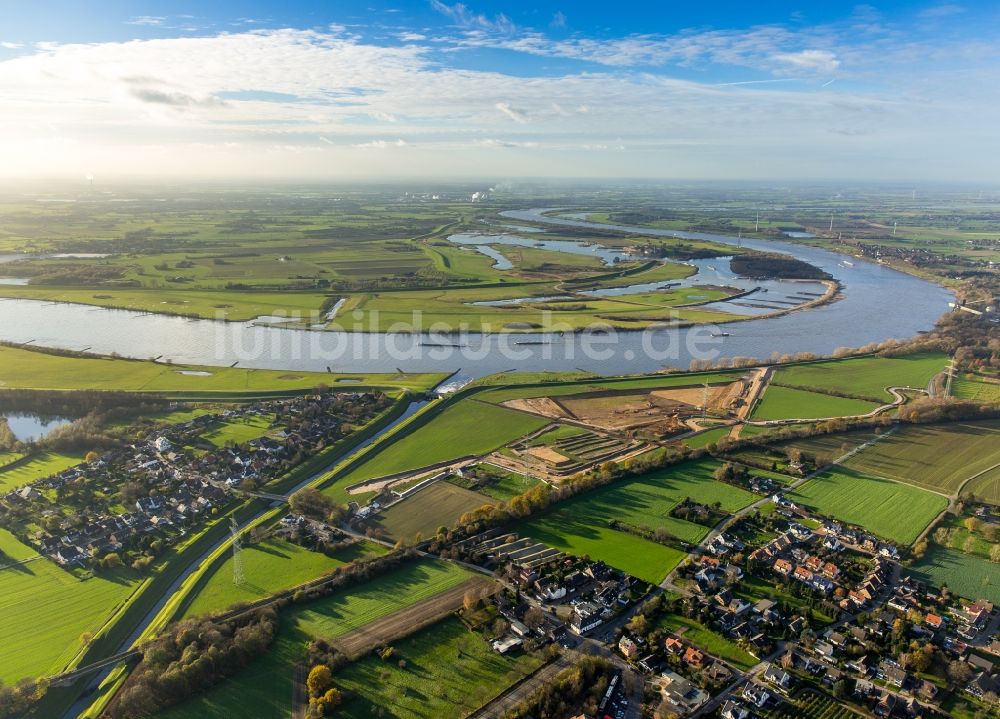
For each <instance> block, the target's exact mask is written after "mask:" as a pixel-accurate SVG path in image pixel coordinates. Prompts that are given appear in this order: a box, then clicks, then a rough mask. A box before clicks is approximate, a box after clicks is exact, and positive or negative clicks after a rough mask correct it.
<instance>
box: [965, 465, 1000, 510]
mask: <svg viewBox="0 0 1000 719" xmlns="http://www.w3.org/2000/svg"><path fill="white" fill-rule="evenodd" d="M965 493H966V494H970V495H973V496H975V497H978V498H979V499H982V500H983V501H985V502H990V503H991V504H1000V467H998V468H997V469H993V470H990V471H988V472H984V473H983V474H981V475H979V476H978V477H976V478H975V479H974V480H972V481H971V482H969V483H968V484H967V485H965Z"/></svg>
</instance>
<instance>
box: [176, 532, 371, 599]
mask: <svg viewBox="0 0 1000 719" xmlns="http://www.w3.org/2000/svg"><path fill="white" fill-rule="evenodd" d="M385 552H386V550H385V549H384V548H383V547H382V546H381V545H378V544H374V543H372V542H361V543H359V544H355V545H352V546H350V547H346V548H344V549H341V550H338V551H337V552H335V553H334V556H332V557H328V556H327V555H325V554H323V553H322V552H314V551H312V550H310V549H306V548H304V547H300V546H299V545H297V544H293V543H291V542H287V541H285V540H283V539H267V540H264V541H263V542H260V543H259V544H246V545H245V546H244V548H243V552H242V559H243V576H244V577H245V578H246V581H245V582H244V583H243V584H241V585H239V586H237V585H234V584H233V558H232V555H229V556H227V557H226V559H225V560H224V561H223V562H221V563H220V564H219V565H218V567H217V568H216V569H215V570H214V571H212V572H211V574H209V575H208V577H207V579H206V580H205V582H204V584H203V585H202V586H201V587H200V588H199V589H198V590H197V593H196V594H195V595H194V600H193V601H192V602H191V604H190V605H189V606H188V607H187V609H186V611H185V612H184V614H185V616H188V617H193V616H199V615H201V614H208V613H210V612H217V611H221V610H223V609H225V608H227V607H229V606H231V605H233V604H237V603H239V602H253V601H257V600H258V599H263V598H264V597H267V596H270V595H271V594H274V593H276V592H280V591H282V590H285V589H290V588H292V587H295V586H297V585H299V584H302V583H304V582H307V581H309V580H310V579H315V578H316V577H319V576H322V575H323V574H326V573H327V572H330V571H332V570H333V569H336V568H337V567H342V566H343V565H345V564H347V563H348V562H353V561H355V560H358V559H366V558H368V557H373V556H377V555H380V554H384V553H385Z"/></svg>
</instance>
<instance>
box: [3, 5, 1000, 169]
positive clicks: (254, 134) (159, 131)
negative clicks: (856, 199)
mask: <svg viewBox="0 0 1000 719" xmlns="http://www.w3.org/2000/svg"><path fill="white" fill-rule="evenodd" d="M762 6H763V7H762ZM997 126H1000V5H998V4H997V3H991V2H962V3H951V2H944V3H941V2H927V3H924V2H884V3H876V4H871V5H860V4H853V3H839V2H823V3H818V2H817V3H784V2H767V3H752V2H746V1H745V0H744V1H743V2H739V3H729V2H675V1H661V2H655V3H654V2H630V1H625V0H623V1H620V2H614V3H612V2H607V1H604V2H586V1H582V0H574V1H573V2H566V1H565V0H563V1H561V2H548V1H542V0H536V1H534V2H531V3H526V2H514V1H513V0H507V1H504V0H490V1H482V2H481V1H480V0H468V2H465V3H458V2H451V1H449V0H408V1H405V2H404V1H401V0H397V1H395V2H392V1H389V0H385V1H383V0H360V1H357V2H355V1H353V0H346V1H343V2H340V1H336V2H334V1H328V2H302V1H297V0H287V1H286V2H281V3H278V2H262V1H260V0H243V1H241V2H234V1H230V0H221V1H215V2H204V0H199V1H198V2H141V1H137V0H102V1H101V2H98V3H81V2H79V1H78V0H49V1H47V2H44V3H41V2H39V3H33V2H23V1H22V0H16V1H15V0H0V176H6V177H13V178H84V177H87V176H94V177H98V178H105V177H133V176H134V177H152V178H155V177H170V178H185V177H190V178H242V179H252V180H256V179H268V178H274V179H279V178H280V179H285V178H289V179H291V178H303V179H319V180H323V179H326V180H345V179H346V180H349V179H354V178H363V179H369V180H370V179H393V180H395V179H404V178H461V177H470V178H472V177H474V178H479V179H488V180H498V179H504V178H510V177H518V178H520V177H553V178H588V179H589V178H598V179H599V178H650V179H664V180H685V179H690V180H708V179H711V180H748V179H757V180H786V179H799V178H801V179H806V178H808V179H838V180H839V179H855V180H901V179H902V180H924V181H943V182H964V181H968V182H994V183H996V184H1000V183H997V180H998V179H1000V178H998V167H1000V163H998V159H1000V137H998V133H997V132H996V129H995V128H996V127H997Z"/></svg>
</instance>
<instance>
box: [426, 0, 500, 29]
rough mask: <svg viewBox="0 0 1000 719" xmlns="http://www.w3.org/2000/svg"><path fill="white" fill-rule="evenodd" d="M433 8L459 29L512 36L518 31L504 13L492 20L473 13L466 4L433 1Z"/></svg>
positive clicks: (439, 0)
mask: <svg viewBox="0 0 1000 719" xmlns="http://www.w3.org/2000/svg"><path fill="white" fill-rule="evenodd" d="M431 7H432V8H434V9H435V10H437V11H438V12H439V13H441V14H442V15H445V16H446V17H448V18H450V19H451V21H452V22H453V23H455V24H456V25H458V26H459V27H464V28H477V29H479V30H488V31H495V32H499V33H504V34H510V33H513V32H514V31H515V30H517V26H516V25H515V24H514V23H513V22H512V21H511V19H510V18H508V17H507V16H506V15H504V14H503V13H500V14H499V15H496V16H495V17H493V18H492V19H490V18H488V17H487V16H486V15H483V14H481V13H475V12H472V11H471V10H469V8H468V7H467V6H466V5H465V4H464V3H460V2H458V3H455V4H454V5H448V4H447V3H444V2H441V0H431Z"/></svg>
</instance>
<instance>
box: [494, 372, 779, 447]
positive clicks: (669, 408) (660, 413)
mask: <svg viewBox="0 0 1000 719" xmlns="http://www.w3.org/2000/svg"><path fill="white" fill-rule="evenodd" d="M766 381H767V370H762V369H756V370H751V371H748V373H747V374H746V375H744V376H742V377H739V378H738V379H735V380H733V381H730V382H715V383H705V384H691V385H686V386H683V387H669V388H664V389H653V390H646V391H638V392H637V391H634V390H601V391H597V392H586V393H580V394H572V395H563V396H558V397H530V398H526V399H512V400H508V401H507V402H504V406H506V407H510V408H511V409H517V410H520V411H522V412H530V413H532V414H538V415H542V416H544V417H549V418H551V419H553V420H558V421H563V422H566V423H569V424H573V425H575V426H580V427H584V428H588V429H593V430H599V431H605V432H614V433H617V434H625V435H626V436H628V437H631V438H636V439H645V440H652V441H659V440H665V439H670V438H671V437H672V436H674V435H677V434H680V433H683V432H688V431H691V430H696V429H700V428H701V426H700V424H699V420H700V419H703V418H705V417H711V418H713V419H715V420H719V419H722V420H725V419H732V420H742V419H745V418H746V416H747V415H748V414H749V410H750V408H751V407H752V406H753V402H754V400H755V399H756V397H757V396H758V394H759V393H760V391H761V389H762V388H763V386H764V384H766Z"/></svg>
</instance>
